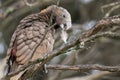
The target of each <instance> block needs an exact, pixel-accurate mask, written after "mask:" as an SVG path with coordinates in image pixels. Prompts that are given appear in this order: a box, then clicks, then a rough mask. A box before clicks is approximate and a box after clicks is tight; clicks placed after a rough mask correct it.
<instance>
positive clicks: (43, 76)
mask: <svg viewBox="0 0 120 80" xmlns="http://www.w3.org/2000/svg"><path fill="white" fill-rule="evenodd" d="M37 67H38V66H37ZM34 70H35V74H32V75H31V73H32V72H34ZM25 74H30V76H28V77H30V78H29V79H30V80H47V71H46V69H45V66H42V68H40V69H38V68H37V70H36V69H35V66H34V67H32V68H31V69H29V70H27V71H26V72H25V73H24V74H23V75H22V77H21V80H24V79H25V77H26V75H25ZM31 76H32V77H31Z"/></svg>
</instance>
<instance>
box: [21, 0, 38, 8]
mask: <svg viewBox="0 0 120 80" xmlns="http://www.w3.org/2000/svg"><path fill="white" fill-rule="evenodd" d="M23 1H24V3H25V4H26V5H27V6H29V7H32V6H35V5H37V4H38V2H35V3H29V2H28V1H27V0H23Z"/></svg>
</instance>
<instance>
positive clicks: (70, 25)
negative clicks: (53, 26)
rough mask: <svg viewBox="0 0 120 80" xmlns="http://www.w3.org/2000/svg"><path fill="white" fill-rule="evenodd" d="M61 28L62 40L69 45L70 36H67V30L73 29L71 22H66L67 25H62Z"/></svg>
mask: <svg viewBox="0 0 120 80" xmlns="http://www.w3.org/2000/svg"><path fill="white" fill-rule="evenodd" d="M60 27H61V28H62V32H61V39H62V40H63V41H64V42H65V43H67V38H68V34H67V32H66V31H67V30H68V29H69V28H71V27H72V24H71V21H68V22H66V23H65V24H61V25H60Z"/></svg>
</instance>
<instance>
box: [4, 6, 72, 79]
mask: <svg viewBox="0 0 120 80" xmlns="http://www.w3.org/2000/svg"><path fill="white" fill-rule="evenodd" d="M51 16H52V21H51ZM54 23H56V25H55V26H54V27H53V28H52V29H51V30H49V32H48V33H47V35H46V38H45V39H44V41H43V42H42V44H41V45H40V46H39V47H38V48H37V49H36V50H35V47H36V46H38V44H39V43H40V42H41V40H42V38H43V36H44V34H45V31H46V29H47V27H49V24H50V25H53V24H54ZM70 27H71V16H70V14H69V12H68V11H67V10H66V9H64V8H62V7H58V6H56V5H52V6H49V7H48V8H46V9H44V10H42V11H41V12H40V13H37V14H32V15H29V16H27V17H25V18H24V19H22V20H21V21H20V23H19V25H18V27H17V29H16V30H15V32H14V34H13V36H12V38H11V42H10V45H9V48H8V51H7V56H6V59H7V64H8V66H9V69H8V73H10V72H13V71H15V70H18V69H19V68H20V67H21V66H23V65H24V64H27V63H28V62H29V61H34V60H36V59H38V58H41V57H43V56H44V55H46V53H48V52H50V51H52V49H53V45H54V35H55V30H56V29H57V28H62V32H63V33H65V34H66V32H65V31H66V30H67V29H69V28H70ZM61 37H66V38H62V39H63V40H64V41H65V42H66V39H67V36H64V35H63V34H62V36H61ZM34 50H35V52H34V53H33V51H34ZM20 76H21V75H20ZM20 76H19V77H20ZM17 78H18V76H17ZM17 78H16V80H17ZM11 80H15V78H14V79H11Z"/></svg>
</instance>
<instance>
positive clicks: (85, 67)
mask: <svg viewBox="0 0 120 80" xmlns="http://www.w3.org/2000/svg"><path fill="white" fill-rule="evenodd" d="M47 68H48V69H52V70H73V71H88V70H100V71H109V72H120V66H104V65H99V64H87V65H82V64H81V65H74V66H68V65H47Z"/></svg>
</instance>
